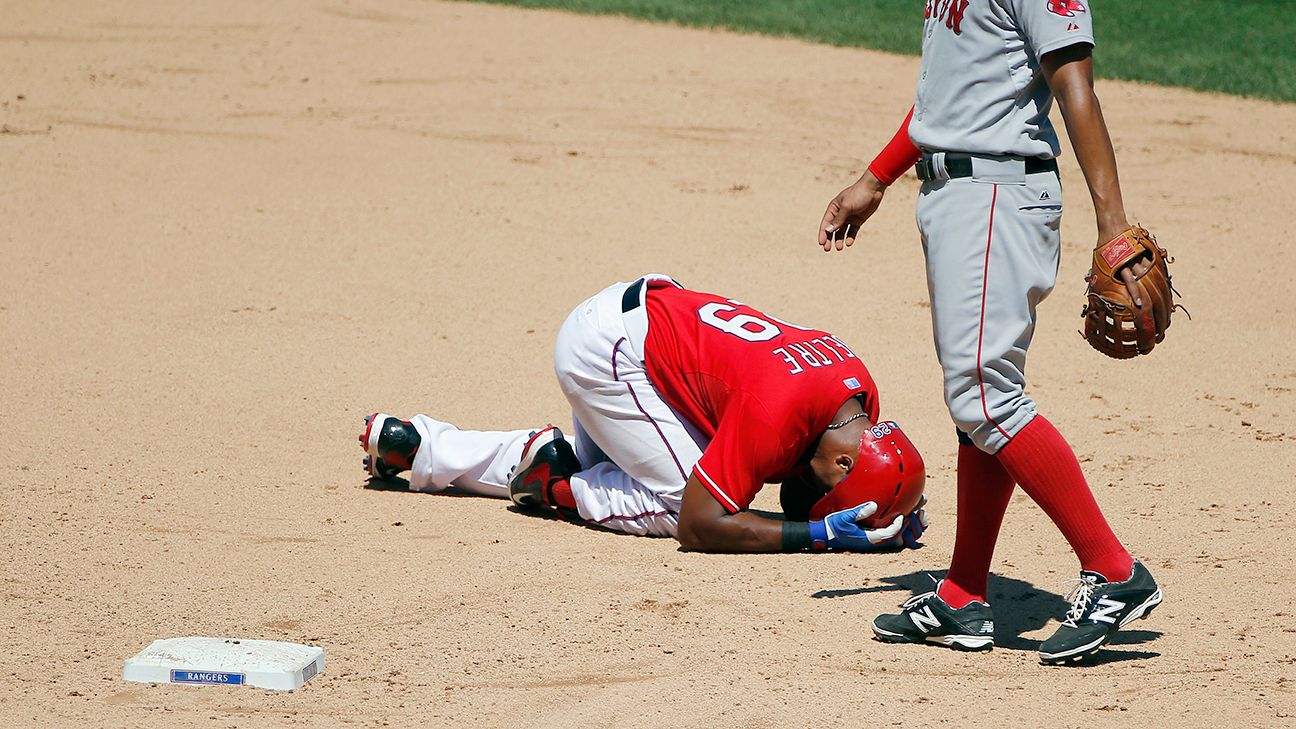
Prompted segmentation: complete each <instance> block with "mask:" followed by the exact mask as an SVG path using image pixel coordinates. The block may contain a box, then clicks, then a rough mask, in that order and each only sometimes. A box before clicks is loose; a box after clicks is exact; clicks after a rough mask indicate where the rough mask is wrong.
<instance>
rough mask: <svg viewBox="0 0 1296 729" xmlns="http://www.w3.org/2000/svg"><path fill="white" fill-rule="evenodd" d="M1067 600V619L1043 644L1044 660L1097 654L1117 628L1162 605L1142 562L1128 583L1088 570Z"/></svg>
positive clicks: (1052, 662)
mask: <svg viewBox="0 0 1296 729" xmlns="http://www.w3.org/2000/svg"><path fill="white" fill-rule="evenodd" d="M1076 582H1077V583H1078V584H1077V585H1076V586H1075V587H1074V588H1073V589H1072V590H1071V593H1070V594H1069V595H1067V600H1069V601H1070V602H1071V609H1070V610H1068V611H1067V616H1066V620H1063V621H1062V625H1061V626H1060V627H1059V628H1058V629H1057V632H1056V633H1054V634H1053V636H1052V637H1050V638H1049V639H1048V640H1046V641H1044V643H1043V644H1041V645H1040V651H1039V655H1040V663H1045V664H1049V665H1054V666H1057V665H1062V664H1064V663H1068V662H1077V661H1080V660H1081V659H1083V658H1084V657H1085V656H1090V655H1093V654H1094V653H1097V652H1098V649H1099V648H1101V647H1102V646H1103V644H1104V643H1106V642H1107V641H1109V640H1111V637H1112V636H1113V635H1115V634H1116V631H1117V630H1120V629H1121V628H1123V627H1125V626H1126V625H1129V624H1130V623H1131V622H1133V621H1135V620H1138V619H1139V618H1146V617H1147V616H1148V615H1151V614H1152V610H1153V609H1154V608H1156V606H1157V605H1160V604H1161V588H1159V587H1157V583H1156V580H1154V579H1152V575H1151V574H1149V573H1148V571H1147V568H1146V567H1144V566H1143V563H1142V562H1139V561H1138V560H1135V561H1134V569H1133V571H1132V572H1131V573H1130V577H1129V579H1128V580H1125V581H1124V582H1108V581H1107V578H1106V577H1103V576H1102V575H1100V574H1098V573H1097V572H1090V571H1088V570H1084V571H1081V572H1080V579H1079V580H1076Z"/></svg>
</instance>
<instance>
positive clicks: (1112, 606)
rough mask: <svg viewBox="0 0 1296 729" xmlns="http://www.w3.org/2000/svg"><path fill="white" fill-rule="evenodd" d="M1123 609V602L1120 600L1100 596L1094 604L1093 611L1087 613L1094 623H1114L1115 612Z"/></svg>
mask: <svg viewBox="0 0 1296 729" xmlns="http://www.w3.org/2000/svg"><path fill="white" fill-rule="evenodd" d="M1124 609H1125V603H1123V602H1121V601H1120V600H1113V599H1111V598H1109V597H1104V598H1100V599H1099V600H1098V604H1097V605H1094V609H1093V612H1091V613H1089V619H1090V620H1092V621H1094V622H1095V623H1098V622H1102V623H1115V622H1116V617H1117V616H1116V613H1119V612H1120V611H1122V610H1124Z"/></svg>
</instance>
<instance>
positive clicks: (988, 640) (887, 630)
mask: <svg viewBox="0 0 1296 729" xmlns="http://www.w3.org/2000/svg"><path fill="white" fill-rule="evenodd" d="M901 608H902V609H901V611H900V613H899V614H898V615H879V616H877V617H876V618H874V619H873V635H874V636H875V637H876V638H877V639H878V640H880V641H882V642H883V643H936V644H938V645H943V646H948V647H950V648H953V649H955V650H960V651H988V650H991V649H993V648H994V613H993V612H991V611H990V606H989V605H987V604H985V603H983V602H970V603H968V604H967V605H964V606H963V607H961V608H959V609H957V610H955V609H954V608H952V607H950V606H949V604H947V603H946V602H945V601H944V600H942V599H940V596H938V595H937V594H936V591H935V590H933V591H931V592H924V593H923V594H921V595H914V596H913V597H911V598H909V599H908V600H907V601H906V602H905V604H904V605H902V606H901Z"/></svg>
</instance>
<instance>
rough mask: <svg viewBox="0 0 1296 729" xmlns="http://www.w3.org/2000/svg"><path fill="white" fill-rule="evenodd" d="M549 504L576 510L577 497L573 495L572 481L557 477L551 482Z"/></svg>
mask: <svg viewBox="0 0 1296 729" xmlns="http://www.w3.org/2000/svg"><path fill="white" fill-rule="evenodd" d="M549 505H550V506H556V507H558V508H560V509H571V510H573V511H575V510H576V497H575V496H573V495H572V488H571V481H568V480H567V479H565V478H555V479H554V480H552V481H550V482H549Z"/></svg>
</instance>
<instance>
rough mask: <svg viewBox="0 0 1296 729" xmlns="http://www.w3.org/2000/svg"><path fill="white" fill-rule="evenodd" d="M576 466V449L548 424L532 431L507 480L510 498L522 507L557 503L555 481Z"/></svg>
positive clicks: (569, 473)
mask: <svg viewBox="0 0 1296 729" xmlns="http://www.w3.org/2000/svg"><path fill="white" fill-rule="evenodd" d="M579 470H580V461H578V460H577V459H576V451H575V449H573V448H572V446H571V443H568V442H567V440H566V439H565V438H563V434H562V431H561V430H558V429H557V428H555V427H554V426H552V425H550V426H548V427H546V428H543V429H541V430H539V431H536V432H535V433H532V434H531V439H530V440H528V441H527V443H526V446H525V447H524V448H523V449H522V460H521V461H520V462H518V465H517V468H515V469H513V478H512V479H510V480H509V498H510V499H512V500H513V503H515V504H517V505H518V506H519V507H521V508H523V509H538V508H544V507H547V506H554V507H556V506H558V504H557V502H555V500H554V498H553V487H554V484H555V483H557V482H559V481H562V480H563V479H566V478H569V477H571V475H572V474H573V473H576V472H577V471H579Z"/></svg>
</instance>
